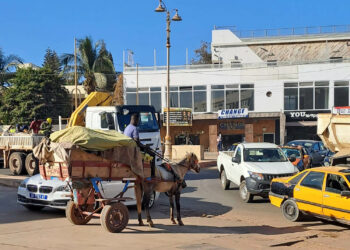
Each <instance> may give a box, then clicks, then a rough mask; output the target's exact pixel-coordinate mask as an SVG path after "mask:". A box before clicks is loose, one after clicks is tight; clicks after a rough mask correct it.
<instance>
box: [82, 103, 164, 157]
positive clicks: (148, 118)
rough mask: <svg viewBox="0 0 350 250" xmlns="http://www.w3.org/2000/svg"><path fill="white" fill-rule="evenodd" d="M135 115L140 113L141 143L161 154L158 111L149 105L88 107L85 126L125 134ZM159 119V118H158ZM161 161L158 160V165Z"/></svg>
mask: <svg viewBox="0 0 350 250" xmlns="http://www.w3.org/2000/svg"><path fill="white" fill-rule="evenodd" d="M133 113H138V114H139V117H140V120H139V126H138V129H139V136H140V142H141V143H142V144H144V145H147V146H150V147H151V148H152V149H154V150H156V151H158V152H159V153H161V141H160V122H159V119H158V120H157V118H156V114H157V113H156V111H155V109H154V107H153V106H149V105H123V106H95V107H87V109H86V114H85V126H86V127H87V128H91V129H102V130H116V131H118V132H120V133H123V132H124V129H125V128H126V126H128V125H129V123H130V118H131V115H132V114H133ZM158 117H159V116H158ZM158 162H159V163H160V162H161V161H160V159H156V163H158Z"/></svg>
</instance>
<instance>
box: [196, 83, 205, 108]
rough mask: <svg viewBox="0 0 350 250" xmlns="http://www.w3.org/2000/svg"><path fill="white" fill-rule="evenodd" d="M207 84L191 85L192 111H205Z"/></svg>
mask: <svg viewBox="0 0 350 250" xmlns="http://www.w3.org/2000/svg"><path fill="white" fill-rule="evenodd" d="M206 90H207V86H193V107H194V112H206V111H207V91H206Z"/></svg>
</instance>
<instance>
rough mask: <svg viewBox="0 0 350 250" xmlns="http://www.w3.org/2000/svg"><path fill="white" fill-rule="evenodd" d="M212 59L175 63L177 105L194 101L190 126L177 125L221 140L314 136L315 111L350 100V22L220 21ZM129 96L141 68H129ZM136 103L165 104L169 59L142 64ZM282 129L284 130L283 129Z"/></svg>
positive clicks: (204, 140) (205, 141) (130, 98)
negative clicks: (254, 26) (231, 113)
mask: <svg viewBox="0 0 350 250" xmlns="http://www.w3.org/2000/svg"><path fill="white" fill-rule="evenodd" d="M211 51H212V61H213V64H210V65H182V66H172V67H171V72H170V86H171V87H170V91H171V94H170V99H171V106H172V107H189V108H192V109H193V113H194V115H193V120H194V121H193V126H192V127H189V128H184V127H173V128H172V135H173V138H172V139H173V143H174V142H175V143H180V142H179V141H176V140H177V137H181V135H182V134H184V133H189V134H190V135H191V138H192V141H195V142H196V143H200V144H202V145H205V147H206V148H209V149H210V150H211V151H214V150H215V148H216V135H217V133H218V132H221V133H222V134H223V138H224V144H226V145H229V144H231V143H233V142H236V141H240V140H245V141H273V142H275V143H277V144H279V143H284V142H285V140H292V139H301V138H303V139H316V138H317V136H316V119H317V117H316V114H317V113H320V112H330V111H331V109H332V107H334V106H349V101H350V100H349V79H350V60H349V59H350V26H330V27H312V28H302V29H301V28H300V29H296V28H292V29H280V30H258V31H248V32H245V31H244V32H237V31H231V30H230V29H221V28H216V29H214V30H213V31H212V43H211ZM124 78H125V79H124V85H125V98H126V103H127V104H136V68H133V67H126V68H125V69H124ZM138 79H139V83H138V84H139V104H151V105H154V106H155V107H156V109H158V110H159V111H161V110H162V108H164V107H166V66H160V67H159V66H157V67H139V74H138ZM238 108H248V110H249V117H248V118H244V119H225V120H218V114H217V113H218V112H217V111H218V110H222V109H238ZM281 135H283V136H281Z"/></svg>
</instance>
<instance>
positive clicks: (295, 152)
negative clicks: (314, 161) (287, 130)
mask: <svg viewBox="0 0 350 250" xmlns="http://www.w3.org/2000/svg"><path fill="white" fill-rule="evenodd" d="M282 151H283V153H285V155H286V156H287V157H288V158H290V157H291V156H292V155H294V156H295V157H296V158H301V155H300V151H299V150H298V149H295V148H282Z"/></svg>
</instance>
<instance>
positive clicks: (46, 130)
mask: <svg viewBox="0 0 350 250" xmlns="http://www.w3.org/2000/svg"><path fill="white" fill-rule="evenodd" d="M40 132H41V133H43V134H44V135H45V136H46V137H50V134H51V133H52V119H51V118H47V119H46V121H45V122H43V123H41V125H40Z"/></svg>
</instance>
